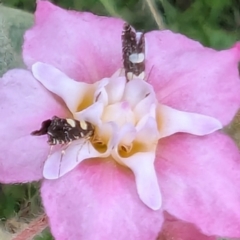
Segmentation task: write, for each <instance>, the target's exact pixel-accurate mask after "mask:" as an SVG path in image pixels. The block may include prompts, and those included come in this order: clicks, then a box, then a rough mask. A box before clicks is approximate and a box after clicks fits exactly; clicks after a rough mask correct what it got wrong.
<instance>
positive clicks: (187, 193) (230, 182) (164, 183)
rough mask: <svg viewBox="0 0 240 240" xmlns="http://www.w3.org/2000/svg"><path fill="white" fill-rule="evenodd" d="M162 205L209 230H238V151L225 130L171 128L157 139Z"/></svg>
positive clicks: (225, 232) (215, 232) (209, 232)
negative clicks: (173, 130) (205, 132)
mask: <svg viewBox="0 0 240 240" xmlns="http://www.w3.org/2000/svg"><path fill="white" fill-rule="evenodd" d="M156 169H157V174H158V177H159V182H160V187H161V191H162V196H163V208H164V209H165V210H167V211H168V212H169V213H171V214H172V215H174V216H176V217H177V218H179V219H182V220H184V221H188V222H191V223H194V224H195V225H196V226H197V227H199V228H200V229H201V230H202V231H203V232H204V233H205V234H207V235H218V236H229V237H239V236H240V212H239V208H240V201H239V199H240V156H239V150H238V148H237V146H236V145H235V144H234V143H233V141H232V140H231V139H230V138H229V137H227V136H224V135H223V134H220V133H214V134H210V135H207V136H204V137H197V136H193V135H188V134H175V135H173V136H171V137H168V138H164V139H162V140H160V141H159V150H158V152H157V160H156Z"/></svg>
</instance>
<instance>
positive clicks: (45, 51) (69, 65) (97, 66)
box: [23, 1, 123, 83]
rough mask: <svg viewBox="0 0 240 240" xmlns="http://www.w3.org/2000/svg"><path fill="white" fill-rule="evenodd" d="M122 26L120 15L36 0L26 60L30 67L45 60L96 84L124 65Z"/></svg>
mask: <svg viewBox="0 0 240 240" xmlns="http://www.w3.org/2000/svg"><path fill="white" fill-rule="evenodd" d="M122 26H123V21H122V20H120V19H117V18H110V17H99V16H96V15H94V14H91V13H87V12H85V13H80V12H76V11H68V10H64V9H61V8H59V7H57V6H55V5H53V4H52V3H50V2H49V1H37V10H36V12H35V24H34V26H33V28H31V29H30V30H28V31H27V32H26V34H25V36H24V46H23V57H24V61H25V63H26V65H27V66H28V67H31V66H32V64H34V63H35V62H37V61H41V62H45V63H48V64H51V65H53V66H55V67H57V68H58V69H60V70H61V71H62V72H64V73H66V75H67V76H69V77H70V78H72V79H75V80H80V81H84V82H88V83H93V82H95V81H98V80H99V79H102V78H104V77H107V76H111V75H112V74H113V73H114V72H115V71H116V70H117V69H118V68H119V66H121V37H120V36H121V32H122ZM86 33H87V34H86Z"/></svg>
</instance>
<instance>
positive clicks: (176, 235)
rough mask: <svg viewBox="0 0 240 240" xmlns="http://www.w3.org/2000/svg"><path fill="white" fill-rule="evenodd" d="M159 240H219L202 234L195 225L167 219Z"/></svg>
mask: <svg viewBox="0 0 240 240" xmlns="http://www.w3.org/2000/svg"><path fill="white" fill-rule="evenodd" d="M157 240H217V238H216V237H211V236H206V235H204V234H202V233H201V232H200V231H199V230H198V229H197V228H196V227H195V226H194V225H193V224H191V223H187V222H184V221H180V220H178V219H176V218H173V217H172V218H171V219H169V218H168V219H166V220H165V221H164V225H163V228H162V230H161V233H160V235H159V237H158V239H157Z"/></svg>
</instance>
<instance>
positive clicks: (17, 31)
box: [0, 6, 33, 76]
mask: <svg viewBox="0 0 240 240" xmlns="http://www.w3.org/2000/svg"><path fill="white" fill-rule="evenodd" d="M32 24H33V15H32V14H30V13H27V12H24V11H20V10H16V9H13V8H8V7H4V6H0V76H2V75H3V74H4V73H5V72H6V71H7V70H9V69H12V68H17V67H20V68H21V67H24V63H23V60H22V43H23V35H24V32H25V31H26V30H27V29H28V28H30V27H31V26H32Z"/></svg>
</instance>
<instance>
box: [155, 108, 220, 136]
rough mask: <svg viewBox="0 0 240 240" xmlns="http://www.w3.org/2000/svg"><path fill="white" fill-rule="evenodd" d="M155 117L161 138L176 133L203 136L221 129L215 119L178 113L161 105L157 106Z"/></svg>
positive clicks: (188, 113) (194, 114)
mask: <svg viewBox="0 0 240 240" xmlns="http://www.w3.org/2000/svg"><path fill="white" fill-rule="evenodd" d="M157 115H158V122H159V133H160V136H161V137H167V136H170V135H172V134H174V133H177V132H185V133H190V134H194V135H198V136H203V135H207V134H210V133H213V132H215V131H217V130H219V129H221V128H222V124H221V122H219V121H218V120H217V119H216V118H213V117H209V116H205V115H202V114H197V113H190V112H183V111H178V110H176V109H174V108H171V107H168V106H166V105H162V104H159V106H158V110H157Z"/></svg>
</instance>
